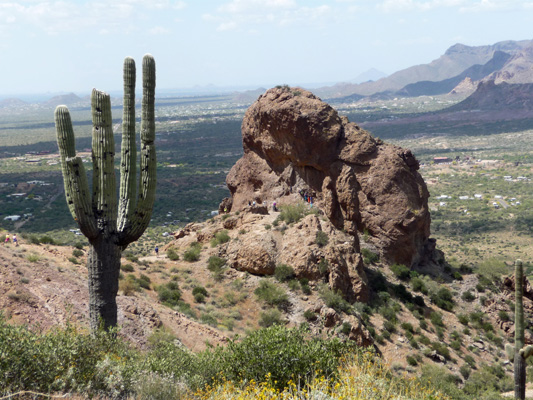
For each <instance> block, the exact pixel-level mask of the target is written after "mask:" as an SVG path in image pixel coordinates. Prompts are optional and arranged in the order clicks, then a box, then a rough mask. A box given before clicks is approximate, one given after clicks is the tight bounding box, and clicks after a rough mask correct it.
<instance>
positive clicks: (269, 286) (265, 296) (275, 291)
mask: <svg viewBox="0 0 533 400" xmlns="http://www.w3.org/2000/svg"><path fill="white" fill-rule="evenodd" d="M254 293H255V295H256V296H257V298H258V299H259V300H261V301H264V302H265V303H267V304H268V305H270V306H276V307H278V308H281V309H286V308H287V307H288V306H289V305H290V303H289V296H288V295H287V293H286V292H285V290H283V288H282V287H280V286H278V285H276V284H274V283H272V282H270V281H268V280H266V279H265V280H262V281H261V282H259V287H258V288H257V289H255V291H254Z"/></svg>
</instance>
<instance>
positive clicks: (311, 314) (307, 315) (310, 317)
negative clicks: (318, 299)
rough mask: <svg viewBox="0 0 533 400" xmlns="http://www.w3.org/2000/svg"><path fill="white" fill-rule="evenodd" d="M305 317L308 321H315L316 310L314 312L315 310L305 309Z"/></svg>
mask: <svg viewBox="0 0 533 400" xmlns="http://www.w3.org/2000/svg"><path fill="white" fill-rule="evenodd" d="M304 318H305V319H306V320H307V321H314V320H316V318H317V315H316V312H314V311H313V310H305V311H304Z"/></svg>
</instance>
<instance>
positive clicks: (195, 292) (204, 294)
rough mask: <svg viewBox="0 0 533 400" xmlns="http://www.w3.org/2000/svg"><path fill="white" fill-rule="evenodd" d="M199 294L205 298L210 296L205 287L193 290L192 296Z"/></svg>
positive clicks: (197, 287) (196, 287)
mask: <svg viewBox="0 0 533 400" xmlns="http://www.w3.org/2000/svg"><path fill="white" fill-rule="evenodd" d="M197 294H202V295H203V296H205V297H208V296H209V294H208V293H207V289H206V288H205V287H203V286H195V287H194V288H193V289H192V295H193V296H195V295H197Z"/></svg>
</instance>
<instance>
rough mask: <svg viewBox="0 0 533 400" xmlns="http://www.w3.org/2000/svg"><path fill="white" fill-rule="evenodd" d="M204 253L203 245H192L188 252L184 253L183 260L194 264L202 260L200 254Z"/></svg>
mask: <svg viewBox="0 0 533 400" xmlns="http://www.w3.org/2000/svg"><path fill="white" fill-rule="evenodd" d="M201 252H202V245H201V244H200V243H198V242H194V243H191V245H190V247H189V249H188V250H186V251H185V253H183V259H184V260H185V261H189V262H194V261H198V260H199V259H200V253H201Z"/></svg>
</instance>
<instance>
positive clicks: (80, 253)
mask: <svg viewBox="0 0 533 400" xmlns="http://www.w3.org/2000/svg"><path fill="white" fill-rule="evenodd" d="M72 255H73V256H74V257H81V256H82V255H83V251H81V250H80V249H74V250H72Z"/></svg>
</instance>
